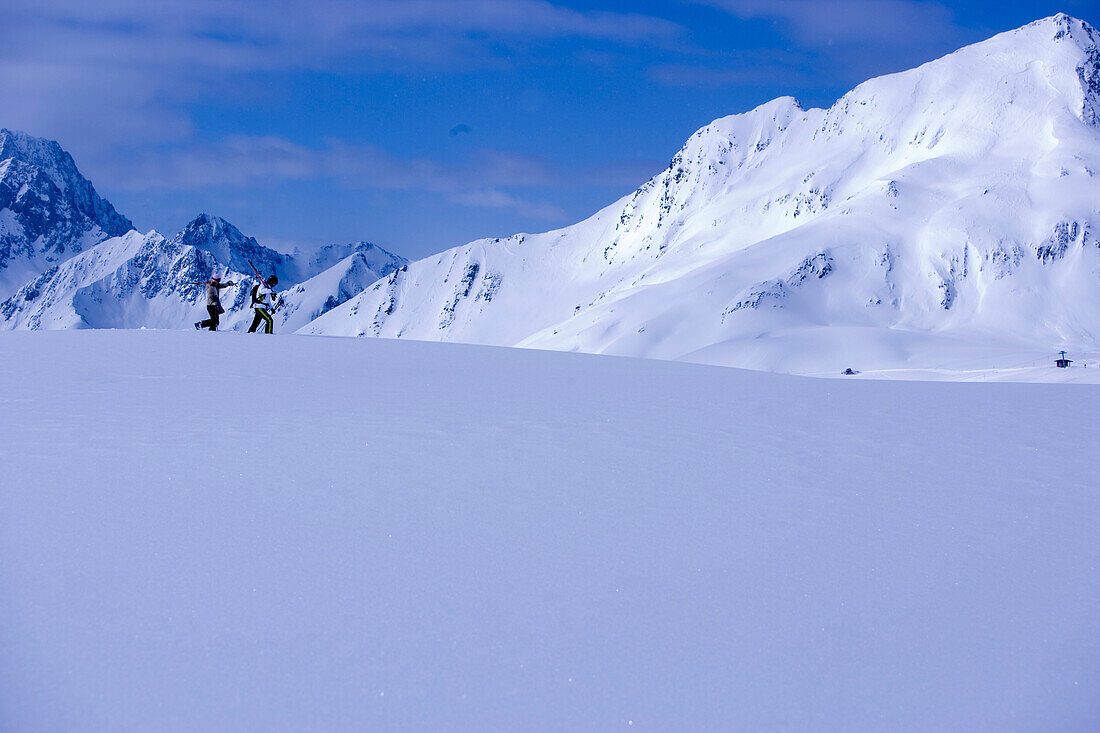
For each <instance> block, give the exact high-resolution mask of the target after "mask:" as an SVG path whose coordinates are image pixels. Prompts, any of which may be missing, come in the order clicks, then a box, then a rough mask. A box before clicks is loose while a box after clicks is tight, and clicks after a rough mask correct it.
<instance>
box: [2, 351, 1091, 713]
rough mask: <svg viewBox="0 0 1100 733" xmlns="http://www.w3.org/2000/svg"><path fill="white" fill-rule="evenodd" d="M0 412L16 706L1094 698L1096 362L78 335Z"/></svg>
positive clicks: (668, 706) (488, 708)
mask: <svg viewBox="0 0 1100 733" xmlns="http://www.w3.org/2000/svg"><path fill="white" fill-rule="evenodd" d="M74 364H78V365H79V368H73V365H74ZM0 405H2V408H0V409H2V410H3V415H4V420H2V421H0V444H2V445H3V446H4V448H5V460H4V469H3V471H0V589H2V590H0V593H2V597H3V605H4V612H3V614H2V620H0V729H3V730H5V731H11V732H13V733H20V732H21V731H40V730H68V731H80V730H166V731H167V730H180V731H193V730H216V729H230V730H241V729H248V730H363V729H372V730H407V731H416V730H423V731H438V730H475V729H476V730H616V729H628V728H630V729H637V730H779V729H785V730H815V731H817V730H937V731H947V730H958V731H972V730H999V731H1040V730H1041V731H1048V730H1058V731H1087V730H1096V728H1097V727H1098V725H1100V694H1097V691H1098V690H1100V653H1098V652H1100V649H1098V639H1100V610H1098V609H1100V586H1098V585H1097V583H1096V568H1097V567H1100V544H1098V543H1097V542H1096V527H1097V525H1098V522H1100V492H1097V491H1096V469H1097V463H1096V458H1095V449H1094V447H1095V444H1096V442H1097V439H1098V438H1100V435H1098V434H1097V421H1096V415H1097V413H1098V412H1100V392H1097V390H1096V388H1095V387H1092V386H1086V385H1020V384H1003V385H1002V384H944V383H920V382H871V381H838V380H813V379H807V378H801V377H791V376H784V375H776V374H766V373H754V372H743V371H737V370H730V369H716V368H712V367H706V366H699V365H692V364H682V363H674V362H660V361H648V360H636V359H612V358H605V357H592V356H586V355H577V354H562V353H554V352H543V351H534V350H512V349H493V348H486V347H477V346H466V345H455V344H436V343H424V342H412V341H409V342H406V341H394V340H384V339H319V338H304V337H300V336H275V337H271V338H259V337H255V338H247V337H242V336H241V335H239V334H232V333H219V334H209V333H194V332H169V331H160V332H155V331H70V332H60V333H57V332H38V333H25V332H24V333H18V332H17V333H0Z"/></svg>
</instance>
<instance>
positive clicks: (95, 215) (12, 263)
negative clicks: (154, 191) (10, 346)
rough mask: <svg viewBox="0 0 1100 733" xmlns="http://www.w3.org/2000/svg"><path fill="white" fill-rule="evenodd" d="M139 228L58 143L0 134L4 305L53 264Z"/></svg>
mask: <svg viewBox="0 0 1100 733" xmlns="http://www.w3.org/2000/svg"><path fill="white" fill-rule="evenodd" d="M133 228H134V225H133V224H132V223H131V222H130V220H129V219H127V218H126V217H124V216H122V215H121V214H119V213H118V212H117V211H115V209H114V207H113V206H111V204H110V202H108V201H106V200H105V199H103V198H100V196H99V194H97V193H96V191H95V188H94V187H93V186H92V184H91V182H90V181H88V180H87V179H86V178H84V176H82V175H80V171H78V170H77V168H76V163H75V162H74V161H73V159H72V156H70V155H69V154H68V153H66V152H65V151H64V150H62V149H61V146H60V145H58V144H57V143H56V142H54V141H52V140H43V139H42V138H37V137H32V136H31V135H27V134H26V133H22V132H13V131H11V130H0V301H2V300H4V299H5V298H7V297H8V296H10V295H11V294H12V293H14V292H15V291H16V290H17V289H18V288H19V286H21V285H22V284H23V283H24V282H26V281H27V280H29V279H31V278H33V277H35V276H36V275H38V274H39V273H41V272H42V271H43V270H45V269H47V268H48V267H50V266H51V265H53V264H56V263H59V262H62V261H64V260H66V259H68V258H69V257H72V256H73V255H75V254H77V253H78V252H80V251H82V250H84V249H87V248H88V247H91V246H92V245H94V244H96V243H98V242H101V241H103V240H104V239H107V238H109V237H116V236H120V235H122V234H124V233H126V232H128V231H130V230H132V229H133Z"/></svg>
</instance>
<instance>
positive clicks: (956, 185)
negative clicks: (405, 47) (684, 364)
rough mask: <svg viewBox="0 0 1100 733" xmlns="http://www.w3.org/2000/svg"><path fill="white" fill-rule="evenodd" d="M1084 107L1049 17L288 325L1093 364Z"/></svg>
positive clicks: (1092, 106)
mask: <svg viewBox="0 0 1100 733" xmlns="http://www.w3.org/2000/svg"><path fill="white" fill-rule="evenodd" d="M1098 111H1100V34H1098V33H1097V31H1096V30H1094V29H1093V28H1092V27H1091V26H1089V25H1088V24H1086V23H1084V22H1082V21H1080V20H1077V19H1074V18H1070V17H1069V16H1066V15H1058V16H1054V17H1051V18H1047V19H1044V20H1041V21H1037V22H1035V23H1032V24H1030V25H1028V26H1025V27H1023V28H1020V29H1018V30H1016V31H1012V32H1008V33H1004V34H1001V35H998V36H996V37H994V38H992V39H990V40H988V41H985V42H982V43H978V44H976V45H973V46H969V47H966V48H964V49H962V50H960V51H958V52H956V53H953V54H950V55H949V56H946V57H944V58H942V59H939V60H936V61H933V62H930V63H928V64H925V65H923V66H921V67H919V68H917V69H914V70H911V71H907V72H903V73H899V74H893V75H889V76H884V77H880V78H877V79H873V80H871V81H868V82H866V83H864V84H861V85H860V86H858V87H857V88H855V89H854V90H852V91H851V92H849V93H848V94H846V95H845V96H843V97H842V98H841V99H839V100H838V101H837V102H836V104H834V105H833V106H832V107H830V108H829V109H803V108H802V107H801V106H800V105H799V104H798V103H797V101H796V100H794V99H792V98H781V99H777V100H774V101H772V102H769V103H767V104H765V105H762V106H761V107H759V108H757V109H755V110H752V111H751V112H748V113H745V114H738V115H733V116H730V117H725V118H722V119H719V120H716V121H715V122H713V123H711V124H710V125H707V126H706V127H704V128H703V129H701V130H699V131H698V132H697V133H695V134H694V135H693V136H692V137H691V138H690V139H689V140H688V141H687V143H686V145H685V146H684V147H683V149H682V150H680V151H679V152H678V153H677V154H676V155H675V156H674V157H673V159H672V161H671V163H670V164H669V166H668V168H667V169H666V170H664V171H663V172H661V173H660V174H658V175H657V176H655V177H654V178H653V179H651V180H650V181H648V182H647V183H645V184H644V185H643V186H641V187H640V188H639V189H638V190H637V191H635V192H634V193H632V194H630V195H629V196H626V197H624V198H623V199H621V200H620V201H618V202H616V203H614V204H612V205H611V206H608V207H607V208H605V209H603V210H602V211H600V212H598V213H596V214H595V215H594V216H592V217H591V218H589V219H587V220H585V221H583V222H581V223H579V224H576V225H574V226H570V227H567V228H565V229H561V230H557V231H552V232H547V233H543V234H534V235H530V234H517V235H515V236H512V237H508V238H505V239H492V240H479V241H475V242H472V243H470V244H467V245H465V246H462V247H457V248H455V249H452V250H449V251H447V252H444V253H442V254H440V255H437V256H434V257H430V258H428V259H425V260H421V261H419V262H414V263H412V264H411V265H409V267H408V268H407V270H402V271H400V272H394V273H391V274H390V275H389V276H388V277H386V278H383V279H382V280H380V281H379V282H377V283H375V284H374V285H372V286H371V287H369V288H367V289H366V290H365V291H364V292H363V293H361V294H360V295H358V296H356V297H355V298H353V299H351V301H349V302H348V303H347V304H345V305H344V306H342V307H341V308H338V309H334V310H333V311H331V312H329V313H328V314H326V315H325V316H323V317H321V318H319V319H318V320H317V321H315V322H313V323H311V324H310V325H309V326H308V327H306V328H305V329H304V331H305V332H307V333H317V334H330V335H352V336H357V335H363V336H383V337H400V338H416V339H431V340H450V341H465V342H475V343H484V344H496V345H507V346H527V347H537V348H549V349H564V350H579V351H585V352H592V353H604V354H619V355H629V356H642V357H656V358H662V359H683V360H689V361H697V362H705V363H715V364H723V365H730V366H742V367H749V368H755V369H766V370H777V371H790V372H800V373H819V372H826V373H828V372H833V371H834V370H838V369H841V368H843V367H846V366H853V365H854V366H856V367H857V368H859V369H870V370H880V371H885V370H891V369H903V368H907V367H920V368H926V369H927V368H937V367H938V366H941V365H948V364H951V365H970V364H973V365H979V364H983V363H984V364H989V362H990V360H991V358H994V359H1000V360H1001V364H1002V365H1003V366H1008V365H1009V364H1012V363H1013V360H1015V361H1016V362H1023V363H1027V362H1028V361H1029V360H1032V359H1034V358H1036V354H1038V355H1039V357H1042V355H1043V354H1049V353H1051V352H1052V350H1055V349H1061V348H1068V349H1071V350H1076V351H1082V350H1083V351H1092V352H1095V351H1096V350H1097V336H1098V335H1100V330H1098V329H1100V287H1098V286H1100V248H1098V246H1100V239H1098V237H1097V232H1098V225H1100V112H1098ZM991 355H993V356H991Z"/></svg>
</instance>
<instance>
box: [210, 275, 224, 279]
mask: <svg viewBox="0 0 1100 733" xmlns="http://www.w3.org/2000/svg"><path fill="white" fill-rule="evenodd" d="M210 279H211V280H221V279H222V276H221V275H214V276H213V277H212V278H210Z"/></svg>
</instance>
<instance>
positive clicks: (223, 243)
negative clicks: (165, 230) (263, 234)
mask: <svg viewBox="0 0 1100 733" xmlns="http://www.w3.org/2000/svg"><path fill="white" fill-rule="evenodd" d="M172 241H173V242H176V243H178V244H180V245H184V246H190V247H195V248H196V249H199V250H202V251H204V252H209V253H210V254H211V255H213V257H214V259H215V260H217V261H218V262H220V263H222V264H223V265H226V266H228V267H229V268H230V269H231V270H233V271H235V272H243V273H249V274H251V272H252V265H254V266H255V267H256V268H258V269H259V270H260V272H262V273H264V274H270V273H274V274H276V275H278V277H279V280H280V281H285V282H288V283H290V282H297V278H296V277H295V275H296V272H295V270H294V268H292V267H288V266H287V265H288V258H287V256H286V255H284V254H282V253H281V252H276V251H275V250H273V249H271V248H269V247H265V246H263V245H262V244H260V243H259V242H257V241H256V240H255V238H253V237H249V236H246V235H245V234H244V233H243V232H241V230H240V229H238V228H237V227H235V226H233V225H232V224H230V223H229V222H228V221H226V220H225V219H223V218H221V217H219V216H211V215H209V214H199V215H198V216H197V217H195V218H194V219H193V220H192V221H191V222H190V223H189V224H187V226H185V227H184V228H183V229H182V230H181V231H180V233H179V234H177V235H176V236H175V237H173V239H172ZM249 262H251V263H252V265H249Z"/></svg>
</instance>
